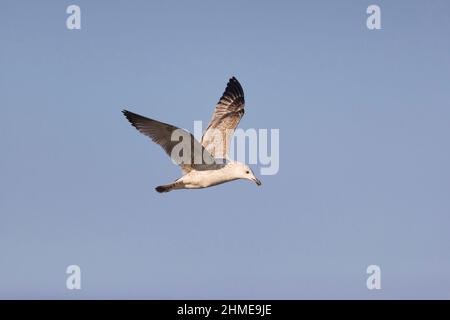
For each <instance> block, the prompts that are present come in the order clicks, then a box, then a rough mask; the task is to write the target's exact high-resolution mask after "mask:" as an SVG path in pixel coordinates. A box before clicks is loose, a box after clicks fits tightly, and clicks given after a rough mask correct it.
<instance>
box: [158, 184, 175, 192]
mask: <svg viewBox="0 0 450 320" xmlns="http://www.w3.org/2000/svg"><path fill="white" fill-rule="evenodd" d="M155 190H156V191H158V192H159V193H164V192H169V191H171V190H172V186H171V185H170V184H167V185H164V186H157V187H156V188H155Z"/></svg>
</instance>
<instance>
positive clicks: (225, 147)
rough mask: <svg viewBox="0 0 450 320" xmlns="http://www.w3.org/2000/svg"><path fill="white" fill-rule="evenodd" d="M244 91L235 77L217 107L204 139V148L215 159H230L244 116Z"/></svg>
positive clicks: (230, 81) (229, 82)
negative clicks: (238, 127)
mask: <svg viewBox="0 0 450 320" xmlns="http://www.w3.org/2000/svg"><path fill="white" fill-rule="evenodd" d="M244 105H245V100H244V90H243V89H242V86H241V84H240V83H239V81H237V79H236V78H235V77H232V78H231V79H230V80H229V81H228V84H227V87H226V89H225V92H224V93H223V95H222V97H221V98H220V100H219V102H218V103H217V105H216V109H215V111H214V113H213V116H212V118H211V121H210V123H209V125H208V128H207V129H206V131H205V134H204V135H203V138H202V145H203V147H204V148H205V149H206V150H208V151H209V152H210V154H211V155H212V156H213V157H215V158H226V159H227V158H228V152H229V148H230V142H231V138H232V137H233V134H234V130H235V129H236V127H237V125H238V124H239V121H240V120H241V118H242V117H243V116H244Z"/></svg>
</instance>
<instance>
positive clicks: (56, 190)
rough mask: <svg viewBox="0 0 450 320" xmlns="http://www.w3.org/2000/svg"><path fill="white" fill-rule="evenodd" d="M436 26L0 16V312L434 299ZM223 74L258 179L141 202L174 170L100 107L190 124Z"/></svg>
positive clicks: (116, 7)
mask: <svg viewBox="0 0 450 320" xmlns="http://www.w3.org/2000/svg"><path fill="white" fill-rule="evenodd" d="M70 4H77V5H79V6H80V7H81V10H82V29H81V30H79V31H76V30H75V31H70V30H68V29H67V28H66V18H67V16H68V15H67V14H66V12H65V11H66V8H67V6H68V5H70ZM370 4H378V5H379V6H380V7H381V10H382V28H383V29H382V30H380V31H369V30H368V29H367V28H366V18H367V14H366V8H367V6H368V5H370ZM449 15H450V3H449V2H448V1H446V0H434V1H382V0H373V1H364V0H358V1H356V0H355V1H260V0H259V1H236V0H229V1H226V2H223V1H221V2H220V1H197V0H190V1H82V0H77V1H5V0H3V1H2V2H1V10H0V41H1V44H0V110H1V116H0V153H1V156H0V298H62V299H78V298H138V299H140V298H146V299H147V298H149V299H152V298H168V299H170V298H179V299H185V298H236V299H240V298H255V299H257V298H274V299H278V298H286V299H300V298H363V299H379V298H388V299H389V298H447V299H448V298H450V273H449V270H450V234H449V230H450V196H449V195H450V168H449V163H450V149H449V137H450V125H449V123H450V103H449V101H450V37H449V35H450V19H449V17H450V16H449ZM233 75H234V76H236V77H237V78H238V79H239V80H240V82H241V83H242V85H243V87H244V90H245V94H246V115H245V117H244V118H243V120H242V121H241V124H240V127H241V128H244V129H247V128H268V129H270V128H278V129H280V171H279V173H278V174H277V175H274V176H260V178H261V180H262V182H263V186H262V187H257V186H255V185H254V184H252V183H250V182H248V181H237V182H232V183H229V184H224V185H221V186H217V187H214V188H209V189H204V190H194V191H191V190H187V191H176V192H171V193H168V194H158V193H156V192H155V191H154V187H155V186H157V185H160V184H164V183H167V182H170V181H173V180H174V179H176V178H178V177H179V176H180V171H179V168H178V167H176V166H175V165H173V164H172V163H171V161H170V160H169V158H168V157H167V156H166V155H165V154H164V152H163V151H162V150H161V149H160V148H159V147H158V146H157V145H154V144H153V143H152V142H151V141H149V140H148V139H147V138H145V137H144V136H142V135H140V134H139V133H138V132H137V131H136V130H135V129H134V128H132V127H131V126H130V125H129V124H128V123H127V121H126V120H125V119H124V117H123V115H122V114H121V112H120V111H121V110H122V109H123V108H124V107H127V108H128V109H130V110H132V111H135V112H137V113H141V114H143V115H146V116H149V117H152V118H155V119H159V120H161V121H165V122H169V123H173V124H175V125H178V126H181V127H184V128H187V129H189V130H192V129H193V120H203V121H208V120H209V119H210V116H211V113H212V111H213V108H214V105H215V103H216V102H217V100H218V99H219V97H220V95H221V93H222V92H223V90H224V88H225V85H226V82H227V81H228V78H229V77H231V76H233ZM253 168H254V169H255V171H256V172H258V171H259V170H257V169H258V166H253ZM71 264H76V265H79V266H80V267H81V270H82V290H80V291H69V290H67V289H66V284H65V282H66V277H67V275H66V273H65V271H66V267H67V266H69V265H71ZM371 264H376V265H379V266H380V267H381V271H382V280H381V285H382V289H381V290H378V291H377V290H372V291H370V290H368V289H367V288H366V279H367V274H366V268H367V266H368V265H371Z"/></svg>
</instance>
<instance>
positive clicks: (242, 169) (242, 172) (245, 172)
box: [230, 162, 261, 186]
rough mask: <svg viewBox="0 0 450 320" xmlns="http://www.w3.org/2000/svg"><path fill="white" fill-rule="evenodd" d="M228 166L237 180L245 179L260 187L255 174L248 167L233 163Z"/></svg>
mask: <svg viewBox="0 0 450 320" xmlns="http://www.w3.org/2000/svg"><path fill="white" fill-rule="evenodd" d="M230 165H231V167H232V171H233V175H234V176H235V177H236V178H237V179H246V180H250V181H253V182H254V183H256V184H257V185H258V186H260V185H261V181H260V180H259V179H258V178H257V177H256V176H255V174H254V173H253V171H252V169H250V167H249V166H247V165H245V164H243V163H239V162H233V163H230Z"/></svg>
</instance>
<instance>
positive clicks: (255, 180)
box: [252, 177, 262, 186]
mask: <svg viewBox="0 0 450 320" xmlns="http://www.w3.org/2000/svg"><path fill="white" fill-rule="evenodd" d="M252 180H253V181H254V182H255V183H256V184H257V185H258V186H260V185H262V183H261V181H259V179H258V178H257V177H253V178H252Z"/></svg>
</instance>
